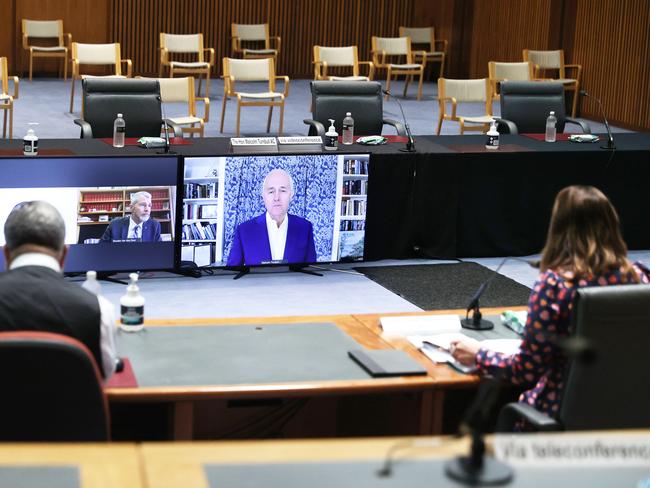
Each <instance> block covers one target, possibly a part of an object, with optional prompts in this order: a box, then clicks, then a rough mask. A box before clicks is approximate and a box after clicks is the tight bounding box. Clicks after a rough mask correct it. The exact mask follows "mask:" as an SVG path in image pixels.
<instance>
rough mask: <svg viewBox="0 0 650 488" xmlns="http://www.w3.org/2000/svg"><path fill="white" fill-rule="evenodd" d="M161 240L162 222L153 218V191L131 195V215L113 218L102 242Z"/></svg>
mask: <svg viewBox="0 0 650 488" xmlns="http://www.w3.org/2000/svg"><path fill="white" fill-rule="evenodd" d="M131 241H133V242H159V241H161V238H160V222H158V221H156V220H154V219H152V218H151V193H149V192H146V191H139V192H137V193H134V194H132V195H131V215H130V216H127V217H120V218H117V219H113V220H111V223H110V224H108V227H107V228H106V231H105V232H104V235H103V236H102V242H131Z"/></svg>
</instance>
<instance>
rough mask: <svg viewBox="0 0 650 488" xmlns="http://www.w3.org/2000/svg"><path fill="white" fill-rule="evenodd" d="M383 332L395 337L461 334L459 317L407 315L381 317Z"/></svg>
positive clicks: (448, 315)
mask: <svg viewBox="0 0 650 488" xmlns="http://www.w3.org/2000/svg"><path fill="white" fill-rule="evenodd" d="M379 323H380V325H381V328H382V330H383V331H384V332H385V333H387V334H393V335H403V336H411V335H432V334H442V333H447V332H460V330H461V326H460V319H459V318H458V315H452V314H447V315H406V316H404V315H403V316H396V317H381V318H380V319H379Z"/></svg>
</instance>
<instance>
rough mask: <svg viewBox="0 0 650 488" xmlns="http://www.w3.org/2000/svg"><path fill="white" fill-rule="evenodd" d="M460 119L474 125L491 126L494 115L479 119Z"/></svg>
mask: <svg viewBox="0 0 650 488" xmlns="http://www.w3.org/2000/svg"><path fill="white" fill-rule="evenodd" d="M459 119H463V121H465V122H470V123H473V124H489V123H490V122H492V121H493V120H494V117H493V116H492V115H479V116H478V117H459Z"/></svg>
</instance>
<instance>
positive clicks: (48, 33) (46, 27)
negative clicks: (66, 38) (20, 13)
mask: <svg viewBox="0 0 650 488" xmlns="http://www.w3.org/2000/svg"><path fill="white" fill-rule="evenodd" d="M22 29H23V36H24V37H27V38H30V37H32V38H53V37H54V38H57V39H58V40H59V42H58V45H59V46H63V21H62V20H29V19H23V21H22Z"/></svg>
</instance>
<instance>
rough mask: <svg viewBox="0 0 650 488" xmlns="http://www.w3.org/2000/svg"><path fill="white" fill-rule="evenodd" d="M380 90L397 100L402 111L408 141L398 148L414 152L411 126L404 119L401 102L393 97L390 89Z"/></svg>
mask: <svg viewBox="0 0 650 488" xmlns="http://www.w3.org/2000/svg"><path fill="white" fill-rule="evenodd" d="M381 92H382V93H383V94H384V95H388V96H389V97H390V98H392V99H393V100H395V101H396V102H397V105H399V110H400V112H402V120H403V121H404V128H405V129H406V135H407V137H408V141H406V146H405V147H403V148H402V149H400V151H402V152H415V141H414V140H413V134H411V128H410V127H409V123H408V122H407V121H406V115H404V109H403V108H402V103H401V102H400V101H399V98H396V97H394V96H393V95H392V93H391V92H390V91H388V90H382V91H381Z"/></svg>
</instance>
